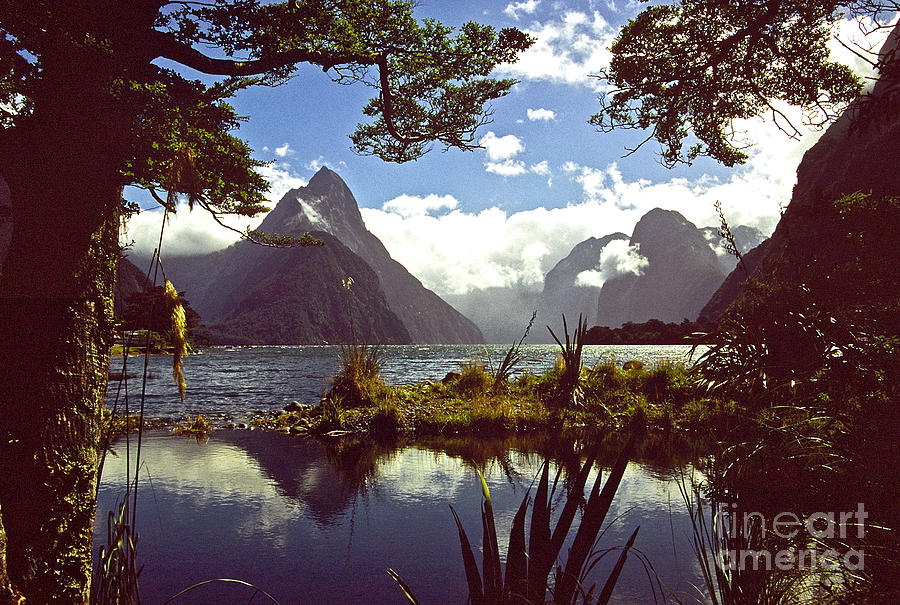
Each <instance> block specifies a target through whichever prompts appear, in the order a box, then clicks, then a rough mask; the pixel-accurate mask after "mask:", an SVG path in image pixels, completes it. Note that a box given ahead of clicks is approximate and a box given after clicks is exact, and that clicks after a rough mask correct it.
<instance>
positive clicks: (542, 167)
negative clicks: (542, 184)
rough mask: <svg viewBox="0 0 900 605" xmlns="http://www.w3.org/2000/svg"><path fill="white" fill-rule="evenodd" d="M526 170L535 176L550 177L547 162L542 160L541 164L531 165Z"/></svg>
mask: <svg viewBox="0 0 900 605" xmlns="http://www.w3.org/2000/svg"><path fill="white" fill-rule="evenodd" d="M528 170H530V171H531V172H533V173H535V174H540V175H543V176H550V165H549V164H547V160H543V161H541V162H538V163H537V164H532V165H531V166H529V167H528Z"/></svg>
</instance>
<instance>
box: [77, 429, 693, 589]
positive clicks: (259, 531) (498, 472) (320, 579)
mask: <svg viewBox="0 0 900 605" xmlns="http://www.w3.org/2000/svg"><path fill="white" fill-rule="evenodd" d="M134 449H135V448H134V437H132V442H131V452H132V456H133V454H134ZM575 449H576V448H575V447H574V446H572V445H571V444H570V445H568V446H566V445H560V444H556V443H553V442H551V441H549V440H541V439H537V438H529V439H524V438H520V437H517V438H513V439H510V440H506V441H502V442H500V441H480V440H479V441H472V440H462V439H460V440H458V441H454V440H430V441H427V442H421V443H400V444H395V445H391V446H386V445H375V444H371V443H361V442H359V441H356V440H354V439H349V440H348V439H344V440H332V441H327V442H322V441H317V440H314V439H307V438H298V437H293V436H290V435H285V434H282V433H276V432H261V431H226V430H222V431H217V432H215V433H214V434H213V436H212V437H211V438H210V439H209V440H208V441H206V442H204V443H198V442H197V441H196V440H195V439H193V438H185V437H177V436H173V435H171V434H169V433H163V432H151V433H149V434H147V435H145V437H144V441H143V444H142V462H141V464H142V471H141V487H140V490H141V491H140V492H139V494H140V496H139V501H138V518H139V527H138V532H139V536H140V538H139V542H138V557H139V564H142V565H143V566H144V568H143V571H142V573H141V575H140V586H141V594H142V598H143V601H144V602H146V603H160V602H161V601H163V600H165V598H167V597H169V596H171V595H173V594H175V593H176V592H178V591H179V590H181V589H183V588H186V587H188V586H191V585H192V584H194V583H197V582H200V581H203V580H209V579H213V578H236V579H241V580H244V581H247V582H250V583H252V584H254V585H256V586H259V587H261V588H263V589H264V590H266V591H267V592H269V593H270V594H272V595H273V596H274V597H275V598H276V599H278V600H279V602H280V603H282V605H285V604H287V603H403V602H404V599H403V595H402V593H401V592H400V590H399V588H398V587H397V586H396V585H395V584H394V582H393V580H392V579H391V578H390V577H389V576H388V575H387V573H386V571H385V570H386V568H388V567H391V568H393V569H395V570H396V571H397V572H398V573H400V575H401V576H402V577H403V578H404V579H405V580H406V581H407V583H408V584H409V585H410V586H411V588H412V589H413V591H414V593H415V594H416V596H417V597H418V598H419V600H420V601H421V602H422V603H465V602H466V597H467V589H466V580H465V575H464V571H463V565H462V557H461V555H460V549H459V540H458V537H457V531H456V527H455V525H454V522H453V518H452V516H451V513H450V509H449V505H453V507H454V508H455V509H456V510H457V511H458V513H459V514H460V517H461V519H462V523H463V525H464V527H465V528H466V530H467V532H468V533H469V535H470V538H471V540H472V542H473V545H474V546H475V547H478V546H480V544H481V521H480V516H479V515H480V513H479V511H480V505H481V495H480V489H479V485H478V481H477V478H476V475H475V472H474V468H476V467H477V468H479V469H481V470H482V471H483V472H484V474H485V476H486V478H487V482H488V485H489V487H490V490H491V494H492V499H493V504H494V507H495V515H496V519H497V533H498V537H499V540H500V551H501V553H503V555H504V558H505V553H506V543H507V542H506V541H507V537H508V533H509V528H510V526H511V524H512V517H513V516H514V514H515V510H516V508H517V507H518V505H519V504H520V503H521V501H522V498H523V497H524V495H525V493H526V491H527V490H528V488H529V486H530V485H531V484H532V480H533V478H534V476H535V475H536V473H537V472H538V469H539V466H540V464H541V461H542V460H543V457H542V454H544V453H549V454H550V455H551V457H552V459H553V460H554V462H553V466H552V468H553V469H555V468H557V467H558V465H563V466H564V467H565V468H567V469H572V468H573V466H572V465H573V463H574V462H576V461H577V460H578V459H579V456H577V455H575V454H573V451H574V450H575ZM614 449H615V448H611V451H610V453H609V455H608V456H606V457H605V458H604V460H603V462H604V464H606V465H607V468H608V466H609V465H610V464H611V463H612V460H613V458H614V455H615V453H614V451H613V450H614ZM116 451H117V453H118V454H119V455H118V456H115V457H110V458H109V459H108V460H107V463H106V467H105V468H104V472H103V481H102V486H101V490H100V498H99V502H98V515H97V520H96V526H95V538H94V540H95V551H96V549H97V548H99V546H100V545H101V544H102V543H103V542H104V541H105V538H106V511H109V510H112V509H114V508H115V506H116V503H117V501H119V500H120V499H121V498H122V496H123V494H124V492H125V483H126V479H125V470H126V469H125V455H124V440H120V441H119V442H118V443H117V444H116ZM694 456H695V454H694V452H692V451H691V448H690V447H688V446H685V445H684V444H673V443H672V442H671V441H670V440H668V439H666V438H664V437H661V436H657V437H656V438H653V439H650V440H648V441H647V442H645V443H644V444H643V445H642V446H641V448H640V449H639V452H638V454H637V455H636V456H635V459H636V461H635V462H632V463H630V464H629V466H628V468H627V470H626V473H625V476H624V479H623V481H622V484H621V486H620V488H619V490H618V492H617V494H616V498H615V500H614V502H613V505H612V508H611V509H610V512H609V515H608V516H607V524H608V525H609V529H608V531H606V533H605V534H604V535H603V536H602V537H601V539H600V541H599V542H598V546H599V548H609V547H617V546H618V547H621V546H623V545H624V544H625V543H626V541H627V540H628V536H629V535H630V534H631V532H632V531H633V530H634V528H635V527H636V526H640V532H639V534H638V538H637V541H636V543H635V547H636V548H637V549H639V550H640V552H641V553H642V554H643V556H644V557H646V560H647V561H649V563H650V564H652V566H653V567H654V568H655V573H656V574H658V575H659V578H660V579H661V580H662V581H663V582H664V583H665V585H666V586H667V587H668V589H670V590H671V591H673V592H674V593H675V594H678V595H679V596H681V597H682V598H683V599H685V600H687V601H688V602H690V601H693V600H694V597H696V596H697V592H696V590H695V589H694V588H693V586H699V585H702V580H701V577H700V572H699V568H698V566H697V563H696V561H695V559H694V557H693V554H692V552H691V546H690V544H691V542H690V541H691V533H690V522H689V520H688V517H687V512H686V508H685V505H684V503H683V500H682V498H681V495H680V493H679V490H678V486H677V483H676V482H675V481H673V475H677V470H678V469H684V468H688V469H689V468H690V464H689V461H690V460H691V459H693V457H694ZM132 464H133V462H132ZM551 476H552V475H551ZM563 476H564V477H565V476H566V474H565V473H564V475H563ZM592 481H593V476H592V478H591V480H590V481H589V483H588V485H589V486H590V484H591V483H592ZM562 491H564V490H562ZM556 505H557V510H558V509H559V508H561V506H562V499H559V498H558V499H557V501H556ZM579 518H580V515H579V516H578V517H576V523H577V519H579ZM565 551H566V548H564V549H563V552H565ZM476 557H477V558H478V560H479V565H480V554H476ZM612 559H613V557H607V560H608V564H606V565H600V566H598V568H597V573H596V574H594V576H592V579H593V581H594V582H599V583H600V584H601V585H602V582H603V578H605V575H606V573H607V572H608V570H609V569H610V567H611V566H612V564H613V561H612ZM607 560H604V563H606V562H607ZM653 573H654V572H651V575H652V574H653ZM654 577H655V576H654ZM252 593H253V591H252V590H250V589H247V588H244V587H241V586H236V585H234V584H211V585H208V586H205V587H203V588H200V589H197V590H195V591H193V592H191V593H188V594H187V595H185V596H183V597H180V598H179V599H177V600H176V601H175V602H176V603H246V602H247V600H248V599H249V598H250V596H251V595H252ZM263 601H264V599H262V597H261V596H260V595H257V597H256V599H254V601H253V602H263ZM613 602H616V603H652V602H653V591H652V588H651V582H650V580H649V579H648V575H647V572H646V570H645V567H644V566H643V565H642V564H641V562H640V561H639V558H638V557H636V556H631V557H629V559H628V563H627V565H626V567H625V570H624V572H623V576H622V577H621V579H620V580H619V584H618V586H617V588H616V592H615V593H614V599H613ZM660 602H662V599H660Z"/></svg>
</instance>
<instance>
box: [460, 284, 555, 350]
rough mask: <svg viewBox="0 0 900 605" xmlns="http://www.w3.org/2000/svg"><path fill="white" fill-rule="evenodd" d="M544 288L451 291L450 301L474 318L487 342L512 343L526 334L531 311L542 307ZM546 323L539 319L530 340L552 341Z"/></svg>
mask: <svg viewBox="0 0 900 605" xmlns="http://www.w3.org/2000/svg"><path fill="white" fill-rule="evenodd" d="M540 294H541V293H540V290H537V289H536V288H535V287H533V286H524V285H516V286H495V287H489V288H479V289H473V290H470V291H468V292H466V293H465V294H447V295H445V298H446V299H447V301H448V302H449V303H450V304H452V305H453V306H454V308H456V309H459V310H460V312H462V313H463V314H464V315H465V316H466V317H468V318H470V319H471V320H472V321H473V322H475V324H476V325H477V326H478V328H479V329H480V330H481V332H482V333H483V334H484V338H485V340H486V341H487V342H490V343H494V344H497V343H499V344H509V343H512V342H514V341H516V340H518V339H520V338H521V337H522V332H524V331H525V327H526V326H527V325H528V320H529V319H530V318H531V312H532V311H534V310H535V309H537V308H538V307H539V306H540ZM546 332H547V329H546V328H545V327H544V324H542V323H539V322H537V321H535V325H534V326H533V327H532V330H531V332H530V335H529V337H528V342H529V343H534V342H550V340H549V339H550V335H549V334H546V336H545V333H546Z"/></svg>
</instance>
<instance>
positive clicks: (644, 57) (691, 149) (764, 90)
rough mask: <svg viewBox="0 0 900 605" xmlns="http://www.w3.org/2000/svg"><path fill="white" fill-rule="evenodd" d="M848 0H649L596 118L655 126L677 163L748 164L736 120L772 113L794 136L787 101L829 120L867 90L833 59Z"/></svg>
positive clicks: (623, 39) (627, 33)
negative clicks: (836, 29) (836, 27)
mask: <svg viewBox="0 0 900 605" xmlns="http://www.w3.org/2000/svg"><path fill="white" fill-rule="evenodd" d="M841 4H842V3H840V2H832V1H825V2H798V1H790V2H756V1H755V0H738V1H736V2H719V1H717V0H681V1H680V2H675V3H672V4H665V5H657V6H650V7H648V8H646V9H644V11H643V12H641V13H640V14H639V15H638V16H637V17H636V18H634V19H632V20H631V21H630V22H629V23H628V24H627V25H626V26H625V27H624V28H622V31H621V32H620V33H619V36H618V38H617V39H616V41H615V43H614V44H613V46H612V54H613V57H612V61H611V63H610V67H609V71H608V72H607V73H605V74H603V75H602V76H601V77H602V78H603V79H605V80H608V81H609V83H610V84H611V86H612V88H613V92H612V93H611V94H610V95H608V96H607V97H606V98H605V100H604V104H603V108H602V111H601V112H600V113H598V114H596V115H595V116H593V117H592V118H591V122H592V123H593V124H595V125H597V126H599V127H600V128H601V129H602V130H604V131H608V130H612V129H617V128H625V129H637V130H641V131H645V132H648V137H647V140H650V139H651V138H652V139H655V140H656V141H658V142H659V144H660V146H661V155H662V161H663V163H664V164H666V165H667V166H670V167H671V166H674V165H675V164H677V163H678V162H687V163H690V162H692V161H693V160H694V159H696V158H697V157H699V156H702V155H707V156H710V157H712V158H714V159H715V160H717V161H719V162H722V163H723V164H725V165H726V166H733V165H734V164H738V163H742V162H743V161H745V160H746V159H747V154H746V152H745V151H743V147H742V145H741V141H740V139H739V138H737V137H736V136H735V134H736V133H735V121H736V120H742V119H747V118H752V117H755V116H758V115H761V114H770V115H772V116H773V120H774V121H775V123H776V124H777V125H778V126H779V127H780V128H781V129H782V130H784V131H786V132H787V133H788V134H790V135H795V134H797V133H798V131H797V129H796V128H795V126H794V125H793V124H791V123H790V122H789V121H788V119H787V117H786V116H785V115H784V114H783V113H782V112H781V111H780V109H779V107H780V105H779V104H780V103H787V104H790V105H795V106H798V107H802V108H803V109H804V110H805V113H806V119H807V120H809V121H812V122H815V123H822V122H824V121H827V120H828V119H830V118H833V117H835V116H836V115H838V114H839V113H840V111H841V110H842V109H843V108H844V107H845V106H846V105H847V104H848V103H849V102H850V101H852V100H853V99H854V98H855V97H856V96H857V95H858V94H859V93H860V92H861V90H862V83H861V82H860V80H859V78H857V77H856V76H855V75H854V74H853V72H852V70H851V69H850V68H849V67H847V66H845V65H842V64H839V63H835V62H833V61H831V60H829V51H828V42H829V41H830V39H831V37H832V30H831V25H832V24H833V23H834V22H835V21H837V20H838V19H840V18H841V11H840V8H839V7H840V6H841ZM846 4H848V5H856V4H860V5H861V4H864V3H855V2H849V3H846ZM694 140H696V142H695V143H694V142H693V141H694ZM645 142H646V141H645Z"/></svg>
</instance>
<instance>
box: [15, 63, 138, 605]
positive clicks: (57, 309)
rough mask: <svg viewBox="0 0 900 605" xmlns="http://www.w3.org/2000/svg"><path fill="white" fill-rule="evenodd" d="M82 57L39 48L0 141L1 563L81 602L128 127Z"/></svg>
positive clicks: (19, 576) (44, 596) (37, 598)
mask: <svg viewBox="0 0 900 605" xmlns="http://www.w3.org/2000/svg"><path fill="white" fill-rule="evenodd" d="M86 67H87V66H84V65H81V66H79V65H78V64H77V62H75V61H72V60H71V58H70V57H61V58H60V60H59V62H58V63H54V61H52V60H47V61H45V71H44V74H45V81H46V82H47V83H48V84H47V85H46V86H45V88H44V90H42V92H41V95H40V96H39V97H38V99H37V100H36V103H35V111H34V115H33V118H32V119H31V120H29V121H28V123H27V124H26V125H25V126H24V127H17V129H16V135H17V136H16V137H15V140H14V142H13V143H10V140H9V139H7V140H6V141H4V144H3V146H2V147H3V148H2V149H0V172H2V176H3V177H4V179H5V180H6V181H7V183H8V185H9V188H10V199H11V202H12V203H11V213H12V219H13V233H12V239H11V241H10V246H9V251H8V254H7V257H6V260H5V261H4V264H3V267H2V274H0V515H2V526H3V529H4V530H5V534H6V536H5V537H6V557H5V558H6V561H5V573H6V574H7V576H8V580H9V582H10V583H11V585H12V588H13V589H14V590H15V591H18V592H19V593H21V594H22V595H23V596H24V597H25V599H26V602H27V603H87V602H88V599H89V591H90V576H91V551H92V528H93V520H94V509H95V503H96V502H95V501H96V497H95V494H96V481H97V457H98V444H99V434H100V426H99V421H100V411H101V409H102V405H103V400H104V398H105V394H106V382H107V376H108V367H109V345H110V337H111V335H112V323H111V322H112V297H113V288H114V282H115V273H116V264H117V262H118V209H119V205H120V200H121V192H122V188H121V182H120V177H119V172H118V171H119V169H120V167H121V164H122V162H121V160H120V158H121V152H122V149H123V147H124V145H123V140H127V137H128V131H129V129H128V128H127V122H126V123H125V124H126V126H125V127H124V128H123V127H122V124H123V123H122V120H121V118H122V116H121V115H120V114H117V112H116V111H115V110H114V108H112V107H110V104H109V99H108V97H104V96H103V94H102V91H103V90H105V89H104V88H103V84H104V82H102V81H97V80H92V78H91V75H90V74H91V73H92V72H90V71H85V69H86ZM95 72H96V69H95ZM106 90H108V87H106ZM93 91H97V92H93ZM0 555H2V552H0Z"/></svg>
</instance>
